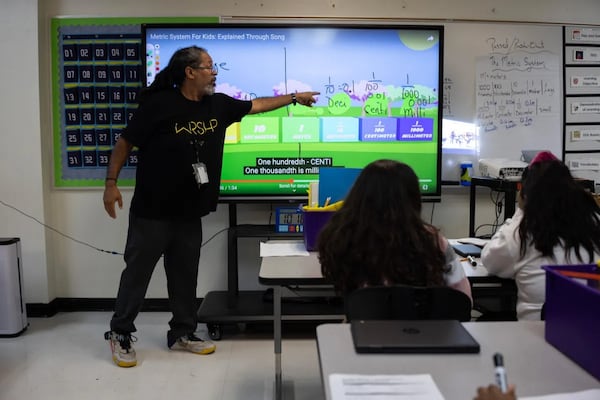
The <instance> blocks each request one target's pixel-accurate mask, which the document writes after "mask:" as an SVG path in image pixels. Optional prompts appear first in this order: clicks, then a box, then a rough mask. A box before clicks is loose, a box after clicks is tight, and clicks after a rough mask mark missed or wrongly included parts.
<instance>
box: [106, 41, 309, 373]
mask: <svg viewBox="0 0 600 400" xmlns="http://www.w3.org/2000/svg"><path fill="white" fill-rule="evenodd" d="M216 80H217V69H216V68H215V65H214V64H213V60H212V58H211V57H210V55H209V54H208V52H207V51H206V50H205V49H203V48H200V47H196V46H191V47H186V48H183V49H179V50H177V51H176V52H175V54H173V56H172V57H171V60H170V61H169V63H168V65H167V66H166V67H165V68H164V69H163V70H162V71H161V72H159V73H158V74H157V75H156V78H155V80H154V82H153V83H152V85H151V86H150V87H149V88H147V89H146V90H144V91H142V92H141V93H140V103H139V107H138V108H137V110H136V112H135V114H134V116H133V118H132V120H131V121H130V122H129V124H128V125H127V127H126V128H125V129H124V130H123V133H122V135H121V137H120V138H119V140H118V141H117V142H116V144H115V148H114V149H113V152H112V155H111V157H110V162H109V165H108V170H107V175H106V185H105V188H104V208H105V210H106V212H107V213H108V215H110V216H111V217H112V218H115V217H116V213H115V203H116V204H118V205H119V207H122V205H123V199H122V196H121V193H120V191H119V189H118V188H117V178H118V176H119V172H120V171H121V168H122V166H123V164H124V163H125V161H126V160H127V157H128V155H129V153H130V151H131V149H132V148H133V146H136V147H138V149H139V153H138V166H137V171H136V185H135V190H134V193H133V198H132V200H131V207H130V210H129V230H128V233H127V243H126V245H125V257H124V258H125V262H126V267H125V269H124V270H123V273H122V275H121V282H120V285H119V291H118V294H117V300H116V303H115V312H114V314H113V317H112V319H111V321H110V331H108V332H106V334H105V338H106V339H107V340H108V341H109V342H110V345H111V350H112V354H113V360H114V362H115V363H116V364H117V365H118V366H120V367H132V366H134V365H136V363H137V359H136V354H135V350H134V349H133V345H132V342H133V341H134V339H135V338H132V336H131V333H132V332H135V330H136V328H135V325H134V320H135V318H136V317H137V315H138V313H139V311H140V309H141V307H142V303H143V301H144V296H145V294H146V290H147V288H148V284H149V282H150V278H151V276H152V272H153V271H154V267H155V265H156V263H157V262H158V261H159V260H160V258H161V257H163V260H164V268H165V273H166V277H167V291H168V296H169V308H170V310H171V312H172V313H173V317H172V319H171V320H170V321H169V326H170V330H169V331H168V332H167V346H168V347H169V348H171V349H181V350H187V351H190V352H193V353H198V354H208V353H212V352H213V351H214V350H215V345H214V344H213V343H211V342H210V341H203V340H201V339H200V338H198V337H196V336H195V335H194V332H195V330H196V327H197V322H196V311H197V310H196V308H197V303H196V286H197V283H198V263H199V260H200V246H201V244H202V220H201V219H202V217H203V216H205V215H207V214H208V213H210V212H212V211H215V209H216V208H217V199H218V196H219V182H220V178H221V163H222V160H223V143H224V139H225V130H226V128H227V127H228V126H229V125H230V124H232V123H233V122H236V121H240V120H241V119H242V117H244V116H245V115H246V114H255V113H261V112H265V111H270V110H274V109H276V108H280V107H283V106H287V105H290V104H294V105H295V104H296V103H299V104H302V105H305V106H311V105H312V104H313V103H314V102H315V98H314V97H313V96H315V95H317V94H318V92H301V93H293V94H287V95H281V96H276V97H263V98H257V99H253V100H251V101H242V100H237V99H234V98H232V97H229V96H226V95H224V94H222V93H215V82H216Z"/></svg>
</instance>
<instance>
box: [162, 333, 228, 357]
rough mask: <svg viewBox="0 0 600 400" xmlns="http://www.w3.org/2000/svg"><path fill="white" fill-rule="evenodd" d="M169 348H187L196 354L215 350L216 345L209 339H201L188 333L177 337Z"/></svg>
mask: <svg viewBox="0 0 600 400" xmlns="http://www.w3.org/2000/svg"><path fill="white" fill-rule="evenodd" d="M169 348H170V349H171V350H187V351H191V352H192V353H196V354H210V353H213V352H214V351H215V350H216V348H217V346H215V344H214V343H213V342H211V341H210V340H202V339H200V338H199V337H197V336H196V335H194V334H193V333H190V334H188V335H185V336H182V337H180V338H179V339H177V340H176V341H175V343H173V344H172V345H171V346H169Z"/></svg>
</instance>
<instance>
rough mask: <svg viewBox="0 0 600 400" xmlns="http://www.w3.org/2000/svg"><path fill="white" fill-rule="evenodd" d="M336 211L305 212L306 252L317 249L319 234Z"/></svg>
mask: <svg viewBox="0 0 600 400" xmlns="http://www.w3.org/2000/svg"><path fill="white" fill-rule="evenodd" d="M334 212H335V211H304V245H305V246H306V250H308V251H313V250H316V249H317V237H318V236H319V232H321V229H322V228H323V227H324V226H325V224H326V223H327V222H328V221H329V219H330V218H331V216H332V215H333V213H334Z"/></svg>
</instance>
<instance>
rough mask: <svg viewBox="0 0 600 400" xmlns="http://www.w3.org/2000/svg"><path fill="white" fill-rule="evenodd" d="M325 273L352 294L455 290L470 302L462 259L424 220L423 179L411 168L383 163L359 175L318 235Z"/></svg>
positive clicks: (373, 164) (340, 289)
mask: <svg viewBox="0 0 600 400" xmlns="http://www.w3.org/2000/svg"><path fill="white" fill-rule="evenodd" d="M317 247H318V251H319V261H320V263H321V268H322V272H323V275H324V276H325V277H326V278H328V279H329V280H330V281H331V282H333V284H334V286H335V288H336V290H337V291H338V292H340V293H342V294H348V293H350V292H352V291H353V290H355V289H358V288H360V287H364V286H382V285H394V284H404V285H414V286H443V285H446V286H450V287H452V288H454V289H457V290H460V291H462V292H464V293H465V294H466V295H467V296H469V298H471V286H470V285H469V281H468V280H467V277H466V276H465V273H464V271H463V268H462V266H461V262H460V259H459V258H458V257H457V255H456V254H455V253H454V249H452V247H451V246H449V245H448V241H447V240H446V238H444V237H443V236H442V235H441V234H440V232H439V230H438V229H437V228H435V227H434V226H433V225H431V224H428V223H426V222H425V221H423V219H422V218H421V193H420V191H419V180H418V178H417V176H416V174H415V173H414V171H413V170H412V169H411V168H410V167H409V166H408V165H406V164H404V163H401V162H397V161H392V160H378V161H374V162H372V163H370V164H369V165H367V166H366V167H365V168H364V169H363V170H362V171H361V173H360V175H359V176H358V178H357V179H356V182H355V183H354V185H353V187H352V189H351V190H350V193H349V194H348V196H347V198H346V199H345V201H344V205H343V206H342V208H341V209H340V210H339V211H337V212H336V213H335V214H334V215H333V216H332V217H331V220H330V221H329V223H328V224H327V225H326V226H325V227H324V228H323V230H322V231H321V233H320V234H319V237H318V241H317Z"/></svg>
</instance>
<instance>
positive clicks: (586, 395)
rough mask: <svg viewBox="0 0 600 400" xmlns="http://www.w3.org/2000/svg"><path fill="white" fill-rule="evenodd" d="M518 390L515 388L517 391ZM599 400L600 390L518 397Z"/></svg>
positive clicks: (535, 399)
mask: <svg viewBox="0 0 600 400" xmlns="http://www.w3.org/2000/svg"><path fill="white" fill-rule="evenodd" d="M518 390H519V388H517V391H518ZM597 399H600V389H589V390H582V391H581V392H572V393H554V394H547V395H544V396H529V397H519V400H597Z"/></svg>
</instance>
